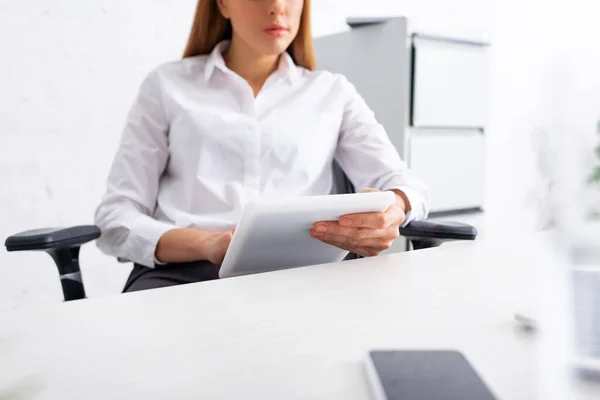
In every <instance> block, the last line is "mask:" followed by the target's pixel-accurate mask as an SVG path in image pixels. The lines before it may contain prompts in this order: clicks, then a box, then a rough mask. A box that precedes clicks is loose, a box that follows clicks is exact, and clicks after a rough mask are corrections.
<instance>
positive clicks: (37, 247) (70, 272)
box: [5, 163, 477, 301]
mask: <svg viewBox="0 0 600 400" xmlns="http://www.w3.org/2000/svg"><path fill="white" fill-rule="evenodd" d="M333 169H334V181H335V182H334V191H333V193H353V192H354V191H355V190H354V187H353V186H352V184H351V182H350V181H349V180H348V179H347V177H346V175H345V174H344V172H343V171H342V169H341V168H340V167H339V165H338V164H337V163H334V165H333ZM400 235H402V236H403V237H405V238H407V239H409V240H410V242H411V244H412V248H413V249H415V250H418V249H425V248H429V247H437V246H439V245H441V244H442V243H443V242H446V241H451V240H475V238H476V237H477V230H476V229H475V228H474V227H472V226H470V225H466V224H462V223H455V222H445V223H435V222H431V221H413V222H411V223H410V224H408V225H407V226H406V227H403V228H400ZM98 237H100V228H98V227H97V226H95V225H80V226H72V227H67V228H43V229H34V230H28V231H25V232H21V233H18V234H16V235H12V236H10V237H9V238H7V239H6V242H5V246H6V250H7V251H30V250H34V251H45V252H47V253H48V254H49V255H50V257H52V259H53V260H54V263H55V264H56V266H57V267H58V274H59V277H60V282H61V285H62V290H63V295H64V298H65V301H70V300H79V299H83V298H85V288H84V283H83V279H82V277H81V271H80V269H79V248H80V247H81V245H83V244H85V243H88V242H91V241H93V240H95V239H97V238H98ZM354 258H360V257H359V256H358V255H356V254H352V253H351V254H349V255H348V257H346V260H348V259H354Z"/></svg>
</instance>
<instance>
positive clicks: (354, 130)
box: [335, 76, 430, 225]
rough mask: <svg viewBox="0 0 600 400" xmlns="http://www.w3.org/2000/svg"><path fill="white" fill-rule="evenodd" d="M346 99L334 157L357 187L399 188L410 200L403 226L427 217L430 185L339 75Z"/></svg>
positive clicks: (353, 88)
mask: <svg viewBox="0 0 600 400" xmlns="http://www.w3.org/2000/svg"><path fill="white" fill-rule="evenodd" d="M340 86H341V87H340V91H341V94H342V96H343V97H344V98H345V99H346V102H345V108H344V114H343V119H342V124H341V128H340V136H339V140H338V145H337V148H336V154H335V158H336V160H337V161H338V163H339V164H340V166H341V167H342V169H343V170H344V172H345V173H346V175H347V176H348V179H349V180H350V181H351V182H352V184H353V185H354V187H355V188H356V190H357V191H358V190H360V189H362V188H365V187H371V188H374V189H378V190H392V189H398V190H401V191H403V192H404V193H405V194H406V197H407V198H408V201H409V202H410V206H411V210H410V211H409V212H408V213H407V214H406V221H405V222H404V225H406V224H408V223H409V222H410V221H413V220H420V219H425V218H427V215H428V214H429V208H430V195H429V189H428V188H427V186H426V185H425V184H424V183H423V182H422V181H421V180H420V179H419V178H418V177H417V176H416V175H415V174H414V173H413V172H412V171H411V170H410V169H409V168H408V166H407V165H406V163H405V162H404V161H403V160H402V159H401V158H400V155H399V154H398V151H397V150H396V148H395V147H394V145H393V144H392V142H391V141H390V138H389V137H388V135H387V133H386V131H385V129H384V128H383V126H382V125H381V124H380V123H379V122H378V121H377V120H376V118H375V114H374V112H373V111H372V110H371V109H370V108H369V106H368V105H367V104H366V102H365V100H364V99H363V98H362V96H361V95H360V94H359V93H358V92H357V90H356V88H355V86H354V85H353V84H352V83H350V82H349V81H348V80H347V79H346V78H345V77H344V76H340Z"/></svg>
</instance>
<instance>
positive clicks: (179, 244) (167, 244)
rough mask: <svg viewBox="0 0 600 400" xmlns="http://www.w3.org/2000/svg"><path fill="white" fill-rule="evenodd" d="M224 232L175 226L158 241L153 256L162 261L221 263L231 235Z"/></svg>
mask: <svg viewBox="0 0 600 400" xmlns="http://www.w3.org/2000/svg"><path fill="white" fill-rule="evenodd" d="M233 231H234V230H233V229H231V230H229V231H226V232H213V231H204V230H199V229H193V228H176V229H171V230H170V231H168V232H166V233H165V234H164V235H163V236H162V237H161V238H160V240H159V241H158V244H157V246H156V251H155V254H154V255H155V258H156V259H157V260H158V261H159V262H163V263H184V262H193V261H201V260H208V261H210V262H211V263H213V264H217V265H219V264H221V263H222V262H223V258H224V257H225V253H226V252H227V249H228V248H229V243H231V238H232V237H233Z"/></svg>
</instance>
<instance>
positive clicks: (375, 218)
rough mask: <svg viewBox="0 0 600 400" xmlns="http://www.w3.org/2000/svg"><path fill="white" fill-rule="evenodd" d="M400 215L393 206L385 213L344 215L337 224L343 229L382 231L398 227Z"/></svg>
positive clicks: (399, 211)
mask: <svg viewBox="0 0 600 400" xmlns="http://www.w3.org/2000/svg"><path fill="white" fill-rule="evenodd" d="M402 214H403V213H402V210H401V209H400V207H399V206H398V205H397V204H393V205H392V206H390V207H389V208H388V209H387V210H386V211H385V212H376V213H361V214H349V215H344V216H343V217H342V218H340V221H339V224H340V225H341V226H344V227H353V228H372V229H383V228H387V227H389V226H391V225H394V224H396V225H398V224H399V221H400V220H402Z"/></svg>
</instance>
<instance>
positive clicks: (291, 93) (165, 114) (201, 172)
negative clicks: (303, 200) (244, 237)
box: [96, 42, 429, 267]
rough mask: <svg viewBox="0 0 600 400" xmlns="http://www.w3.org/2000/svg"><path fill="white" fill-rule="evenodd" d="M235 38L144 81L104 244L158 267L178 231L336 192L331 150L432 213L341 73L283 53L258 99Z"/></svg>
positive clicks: (228, 224) (416, 210) (110, 198)
mask: <svg viewBox="0 0 600 400" xmlns="http://www.w3.org/2000/svg"><path fill="white" fill-rule="evenodd" d="M227 45H228V42H222V43H220V44H219V45H218V46H217V47H216V48H215V49H214V51H213V52H212V53H211V54H210V55H203V56H196V57H191V58H186V59H183V60H179V61H175V62H170V63H166V64H163V65H161V66H159V67H157V68H156V69H154V70H153V71H152V72H151V73H150V74H149V75H148V76H147V77H146V79H145V80H144V82H143V83H142V85H141V88H140V91H139V94H138V96H137V98H136V100H135V102H134V104H133V106H132V108H131V110H130V112H129V115H128V117H127V121H126V125H125V128H124V131H123V134H122V139H121V143H120V147H119V149H118V152H117V154H116V156H115V158H114V161H113V164H112V167H111V170H110V174H109V177H108V185H107V190H106V193H105V195H104V196H103V198H102V201H101V203H100V205H99V206H98V208H97V211H96V224H97V225H98V226H99V227H100V229H101V231H102V235H101V237H100V239H99V240H98V241H97V244H98V246H99V247H100V249H101V250H102V251H104V252H105V253H107V254H109V255H113V256H116V257H121V258H125V259H128V260H130V261H134V262H137V263H139V264H142V265H146V266H148V267H153V266H154V264H155V258H154V252H155V248H156V245H157V243H158V240H159V239H160V237H161V236H162V235H163V234H164V233H165V232H167V231H168V230H170V229H173V228H177V227H179V228H183V227H185V228H190V227H192V228H198V229H203V230H212V231H224V230H228V229H231V228H233V227H234V226H235V225H236V222H237V221H238V220H239V218H240V216H241V213H242V210H243V208H244V205H245V204H246V203H247V202H248V201H249V200H254V199H259V198H274V197H278V198H282V197H295V196H311V195H324V194H329V193H331V190H332V183H333V173H332V162H333V160H334V159H335V160H337V161H338V163H339V165H340V166H341V167H342V169H343V170H344V171H345V173H346V175H347V176H348V178H349V179H350V181H351V182H352V183H353V184H354V187H355V188H356V189H357V190H359V189H361V188H363V187H372V188H376V189H380V190H389V189H399V190H402V191H403V192H404V193H405V194H406V196H407V197H408V199H409V201H410V204H411V205H412V210H411V211H410V212H409V213H408V215H407V221H406V222H407V223H408V222H409V221H411V220H413V219H421V218H424V217H426V215H427V213H428V209H429V195H428V190H427V188H426V186H425V185H424V184H423V183H422V182H421V181H420V180H419V179H418V178H417V177H415V176H414V175H413V173H412V172H411V171H410V170H409V169H408V168H407V166H406V164H405V163H404V162H403V161H402V160H401V158H400V156H399V154H398V152H397V151H396V149H395V147H394V146H393V145H392V144H391V142H390V140H389V138H388V136H387V134H386V132H385V130H384V129H383V127H382V126H381V125H380V124H379V123H378V122H377V121H376V119H375V116H374V113H373V112H372V111H371V109H369V107H368V106H367V104H366V103H365V101H364V100H363V99H362V98H361V96H360V95H359V94H358V93H357V91H356V89H355V87H354V86H353V85H352V84H351V83H350V82H349V81H348V80H347V79H346V78H345V77H344V76H342V75H339V74H333V73H330V72H327V71H308V70H306V69H304V68H301V67H299V66H296V65H295V64H294V62H293V60H292V59H291V57H290V56H289V55H288V54H287V53H286V54H284V56H282V57H281V61H280V63H279V67H278V69H277V70H276V71H275V72H274V73H273V74H272V75H271V76H270V77H269V78H268V80H267V81H266V82H265V84H264V86H263V88H262V89H261V91H260V92H259V94H258V95H257V96H256V97H255V96H254V93H253V91H252V89H251V87H250V85H248V83H247V82H246V81H244V79H242V78H241V77H240V76H239V75H237V74H235V73H234V72H233V71H231V70H230V69H228V68H227V66H226V65H225V62H224V60H223V56H222V53H223V51H224V50H225V49H226V46H227Z"/></svg>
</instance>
